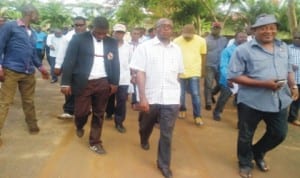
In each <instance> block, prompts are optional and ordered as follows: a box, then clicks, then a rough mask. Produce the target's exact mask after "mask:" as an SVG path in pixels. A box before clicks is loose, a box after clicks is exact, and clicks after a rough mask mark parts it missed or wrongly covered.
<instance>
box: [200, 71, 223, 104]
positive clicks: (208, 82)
mask: <svg viewBox="0 0 300 178" xmlns="http://www.w3.org/2000/svg"><path fill="white" fill-rule="evenodd" d="M205 71H206V75H205V80H204V98H205V105H206V106H207V105H209V106H210V105H212V96H213V95H216V94H217V93H218V92H219V91H220V85H219V78H220V72H219V71H218V70H217V69H215V68H214V67H210V66H206V67H205ZM214 80H215V86H214Z"/></svg>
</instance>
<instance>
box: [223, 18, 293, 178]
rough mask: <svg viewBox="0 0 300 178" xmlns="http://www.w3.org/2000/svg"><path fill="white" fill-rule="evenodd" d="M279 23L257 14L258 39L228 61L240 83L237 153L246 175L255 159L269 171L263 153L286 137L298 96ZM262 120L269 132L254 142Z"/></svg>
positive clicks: (230, 76)
mask: <svg viewBox="0 0 300 178" xmlns="http://www.w3.org/2000/svg"><path fill="white" fill-rule="evenodd" d="M277 26H278V23H277V21H276V19H275V17H274V15H268V14H262V15H260V16H258V18H257V19H256V22H255V24H254V25H252V29H253V31H254V36H255V39H253V40H252V41H250V42H247V43H245V44H242V45H240V46H239V47H238V48H237V49H236V51H235V52H234V53H233V56H232V58H231V61H230V64H229V71H228V79H229V80H230V81H232V82H235V83H238V84H239V92H238V97H237V102H238V119H239V124H238V127H239V134H238V146H237V154H238V160H239V171H240V176H241V177H243V178H249V177H252V173H251V171H252V168H253V164H252V160H253V159H254V161H255V163H256V165H257V167H258V168H259V169H260V170H261V171H263V172H266V171H268V170H269V167H268V166H267V164H266V162H265V160H264V156H265V154H266V153H267V152H268V151H270V150H271V149H273V148H275V147H276V146H277V145H279V144H280V143H281V142H282V141H283V140H284V139H285V137H286V134H287V108H288V106H289V104H290V103H291V102H292V99H296V98H297V97H298V89H297V85H296V83H295V80H294V73H293V72H292V67H291V64H290V63H289V58H288V48H287V45H286V44H285V43H283V42H282V41H279V40H277V39H276V38H275V36H276V33H277ZM262 120H263V121H264V122H265V123H266V132H265V134H264V135H263V137H262V138H260V139H259V140H258V141H257V142H256V143H253V142H252V141H253V135H254V133H255V130H256V128H257V125H258V124H259V122H260V121H262ZM252 143H253V144H252Z"/></svg>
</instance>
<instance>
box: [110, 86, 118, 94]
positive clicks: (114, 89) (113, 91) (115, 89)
mask: <svg viewBox="0 0 300 178" xmlns="http://www.w3.org/2000/svg"><path fill="white" fill-rule="evenodd" d="M117 90H118V86H117V85H110V93H109V95H112V94H114V93H116V92H117Z"/></svg>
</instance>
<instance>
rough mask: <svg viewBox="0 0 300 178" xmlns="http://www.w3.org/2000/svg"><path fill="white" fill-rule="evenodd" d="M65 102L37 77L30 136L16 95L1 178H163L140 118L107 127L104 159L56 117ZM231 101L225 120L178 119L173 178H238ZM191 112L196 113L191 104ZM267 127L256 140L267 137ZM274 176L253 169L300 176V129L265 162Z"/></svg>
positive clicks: (132, 115)
mask: <svg viewBox="0 0 300 178" xmlns="http://www.w3.org/2000/svg"><path fill="white" fill-rule="evenodd" d="M62 103H63V96H62V95H61V94H60V92H59V85H58V84H50V83H49V81H44V80H41V79H40V77H39V76H37V89H36V110H37V116H38V120H39V125H40V128H41V132H40V133H39V134H38V135H30V134H29V133H28V130H27V127H26V124H25V121H24V115H23V111H22V107H21V103H20V97H19V94H17V95H16V97H15V102H14V104H13V106H12V107H11V108H10V112H9V115H8V118H7V120H6V123H5V127H4V129H3V132H2V140H3V142H4V144H3V146H2V147H1V148H0V178H162V175H161V174H160V172H159V171H158V169H157V168H156V154H157V140H158V137H159V130H158V128H155V129H154V132H153V134H152V136H151V139H150V147H151V148H150V150H149V151H144V150H142V149H141V148H140V145H139V136H138V124H137V113H136V112H134V111H132V110H131V109H129V110H128V116H127V119H126V121H125V126H126V128H127V132H126V133H125V134H120V133H118V132H117V131H116V129H115V128H114V124H113V121H105V123H104V129H103V135H102V138H103V144H104V147H105V149H106V151H107V154H106V155H97V154H95V153H93V152H92V151H90V150H89V149H88V142H87V141H88V134H87V133H88V132H89V125H87V126H86V128H85V130H86V134H85V135H84V137H83V138H77V137H76V135H75V129H74V124H73V122H72V121H70V120H69V121H62V120H58V119H56V116H57V115H58V114H60V113H61V112H62V109H61V108H62ZM231 103H232V101H229V103H228V105H227V107H226V109H225V111H224V114H223V117H222V121H221V122H216V121H214V120H213V119H212V114H211V112H208V111H206V110H203V118H204V121H205V125H204V126H203V127H196V126H195V125H194V124H193V120H192V113H191V112H192V111H191V110H189V111H188V118H187V119H184V120H182V119H178V120H177V122H176V127H175V130H174V139H173V145H172V165H171V168H172V170H173V175H174V178H238V177H239V175H238V170H237V159H236V138H237V129H236V120H237V117H236V111H235V108H234V107H233V106H232V104H231ZM188 106H189V108H190V107H191V103H190V100H188ZM263 129H264V125H263V123H262V124H261V125H260V126H259V129H258V131H257V133H256V136H255V137H256V138H258V137H259V136H261V134H262V133H263ZM266 161H267V162H268V163H269V165H270V168H271V170H270V171H269V172H267V173H262V172H260V171H258V170H257V168H255V169H254V171H253V174H254V176H253V177H255V178H300V171H299V166H300V128H297V127H295V126H292V125H289V133H288V137H287V139H286V140H285V141H284V143H283V144H281V145H280V146H279V147H277V148H276V149H275V150H273V151H271V152H270V153H269V154H268V155H267V156H266Z"/></svg>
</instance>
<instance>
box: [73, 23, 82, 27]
mask: <svg viewBox="0 0 300 178" xmlns="http://www.w3.org/2000/svg"><path fill="white" fill-rule="evenodd" d="M74 26H75V27H83V26H85V24H79V23H78V24H74Z"/></svg>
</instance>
